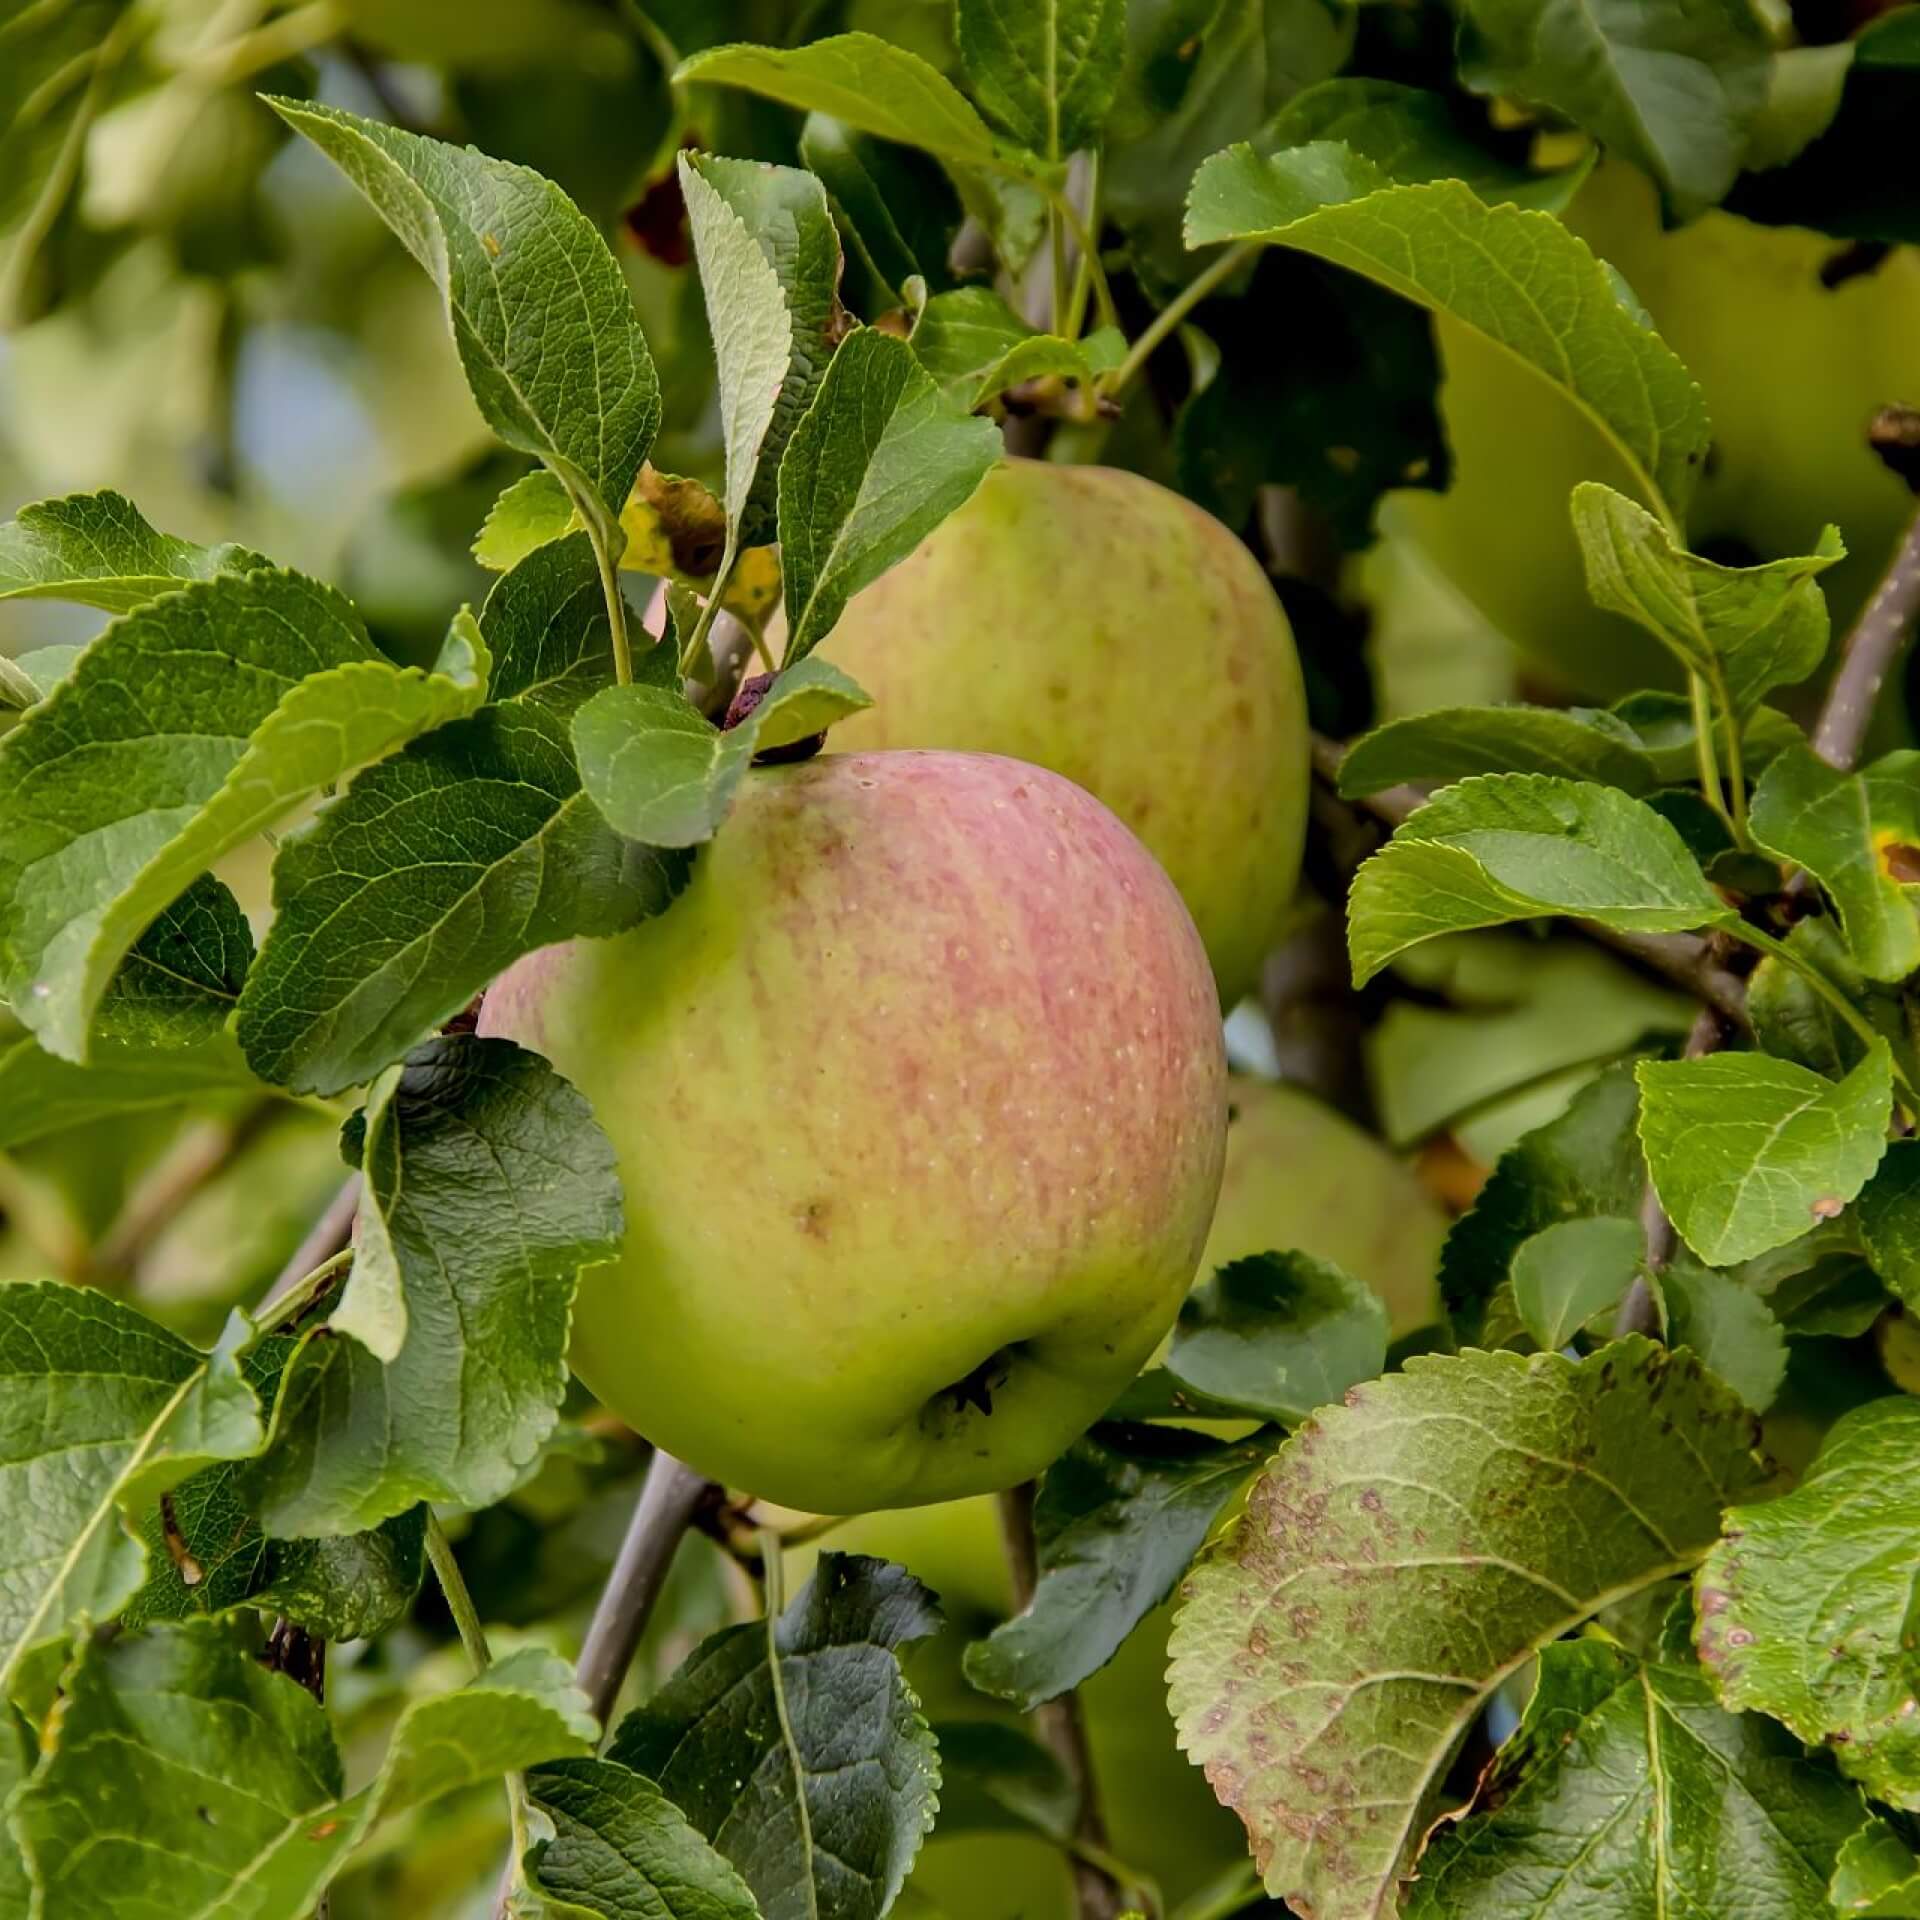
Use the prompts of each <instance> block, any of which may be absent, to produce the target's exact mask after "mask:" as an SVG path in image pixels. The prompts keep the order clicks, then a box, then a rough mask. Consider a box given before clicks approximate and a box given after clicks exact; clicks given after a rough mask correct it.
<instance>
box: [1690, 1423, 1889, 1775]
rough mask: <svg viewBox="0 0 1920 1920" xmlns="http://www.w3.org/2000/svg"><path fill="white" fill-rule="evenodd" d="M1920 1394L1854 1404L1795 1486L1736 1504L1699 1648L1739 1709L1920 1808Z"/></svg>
mask: <svg viewBox="0 0 1920 1920" xmlns="http://www.w3.org/2000/svg"><path fill="white" fill-rule="evenodd" d="M1916 1527H1920V1401H1915V1400H1912V1399H1908V1398H1906V1397H1905V1396H1901V1395H1896V1396H1895V1397H1893V1398H1891V1399H1885V1400H1875V1401H1871V1402H1869V1403H1868V1404H1867V1405H1866V1406H1863V1407H1856V1408H1854V1409H1853V1410H1852V1411H1851V1412H1849V1413H1846V1414H1843V1415H1842V1416H1841V1417H1840V1418H1839V1419H1838V1420H1837V1421H1835V1422H1834V1425H1833V1427H1832V1429H1831V1431H1830V1432H1829V1433H1828V1434H1827V1437H1826V1439H1825V1441H1824V1442H1823V1443H1822V1445H1821V1448H1820V1452H1819V1454H1818V1456H1817V1457H1816V1458H1815V1460H1814V1462H1813V1465H1812V1466H1811V1467H1810V1468H1808V1470H1807V1473H1806V1475H1805V1477H1804V1478H1803V1479H1802V1480H1801V1482H1800V1484H1799V1486H1797V1487H1796V1488H1795V1489H1794V1490H1793V1492H1791V1493H1789V1494H1786V1495H1785V1496H1783V1497H1782V1498H1781V1499H1778V1500H1769V1501H1767V1502H1765V1503H1764V1504H1763V1505H1759V1506H1748V1507H1735V1508H1734V1509H1733V1510H1732V1511H1731V1512H1730V1513H1728V1515H1727V1517H1726V1523H1725V1529H1724V1538H1723V1539H1722V1540H1721V1542H1720V1544H1719V1545H1718V1546H1716V1547H1715V1548H1714V1550H1713V1552H1712V1553H1711V1554H1710V1555H1709V1556H1708V1558H1707V1561H1706V1564H1705V1565H1704V1566H1703V1567H1702V1568H1701V1570H1700V1582H1699V1614H1700V1618H1699V1625H1698V1628H1697V1635H1698V1641H1699V1647H1700V1657H1701V1658H1702V1659H1703V1660H1704V1661H1705V1662H1706V1663H1707V1666H1708V1668H1709V1670H1710V1671H1711V1672H1712V1674H1713V1676H1714V1681H1715V1684H1716V1686H1717V1687H1718V1689H1719V1693H1720V1697H1721V1699H1722V1700H1723V1701H1725V1702H1726V1704H1727V1705H1728V1706H1729V1707H1733V1708H1749V1709H1755V1710H1757V1711H1759V1712H1762V1713H1770V1714H1772V1715H1773V1717H1774V1718H1775V1719H1776V1720H1781V1721H1784V1722H1785V1723H1786V1725H1787V1726H1789V1727H1790V1728H1792V1730H1793V1731H1794V1732H1795V1733H1796V1734H1797V1735H1798V1736H1799V1737H1800V1738H1801V1739H1802V1740H1805V1741H1807V1742H1808V1743H1809V1744H1813V1745H1818V1744H1821V1743H1823V1742H1824V1743H1825V1744H1826V1745H1828V1746H1829V1747H1830V1748H1831V1750H1832V1752H1833V1755H1834V1757H1835V1759H1836V1760H1838V1762H1839V1764H1840V1770H1841V1771H1842V1772H1843V1773H1845V1774H1847V1775H1848V1776H1849V1777H1850V1778H1852V1779H1855V1780H1858V1781H1859V1782H1861V1784H1862V1785H1863V1786H1865V1787H1866V1789H1867V1790H1868V1792H1870V1793H1871V1794H1873V1795H1874V1797H1875V1798H1876V1799H1880V1800H1884V1801H1886V1802H1887V1803H1888V1804H1889V1805H1891V1806H1897V1807H1909V1808H1912V1807H1920V1711H1916V1709H1915V1707H1914V1706H1913V1704H1912V1703H1913V1701H1914V1698H1915V1695H1916V1692H1920V1656H1917V1655H1916V1652H1915V1649H1914V1647H1913V1644H1912V1629H1911V1624H1910V1622H1911V1614H1912V1607H1913V1541H1914V1536H1915V1530H1916Z"/></svg>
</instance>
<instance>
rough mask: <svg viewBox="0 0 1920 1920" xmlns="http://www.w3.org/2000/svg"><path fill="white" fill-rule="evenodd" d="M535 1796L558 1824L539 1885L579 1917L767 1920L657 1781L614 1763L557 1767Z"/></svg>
mask: <svg viewBox="0 0 1920 1920" xmlns="http://www.w3.org/2000/svg"><path fill="white" fill-rule="evenodd" d="M527 1791H528V1794H529V1795H530V1796H531V1798H532V1800H533V1804H534V1805H535V1806H536V1807H538V1808H539V1809H540V1811H541V1812H542V1813H544V1814H545V1815H546V1816H547V1818H548V1819H549V1820H551V1821H552V1822H553V1838H552V1839H551V1840H549V1841H547V1842H545V1843H544V1844H543V1845H541V1846H539V1847H537V1848H536V1849H535V1851H534V1853H533V1855H532V1856H531V1864H532V1874H531V1878H532V1880H533V1883H534V1885H536V1886H537V1887H538V1888H539V1889H540V1891H541V1892H542V1893H545V1894H548V1895H550V1896H551V1897H552V1898H554V1899H555V1900H561V1901H565V1902H567V1903H568V1906H567V1911H568V1912H569V1913H570V1914H571V1913H573V1912H575V1911H578V1912H581V1913H587V1914H599V1915H604V1916H605V1920H760V1909H759V1907H758V1906H757V1905H756V1904H755V1903H754V1898H753V1895H752V1894H751V1893H750V1892H749V1891H748V1890H747V1884H746V1882H745V1881H744V1880H742V1879H741V1878H740V1876H739V1875H738V1874H737V1873H736V1872H735V1871H734V1870H733V1868H732V1867H731V1866H730V1865H728V1863H727V1861H726V1860H725V1859H724V1858H723V1857H722V1856H721V1855H720V1854H719V1853H717V1852H716V1851H715V1850H714V1848H713V1847H712V1845H711V1844H710V1843H709V1842H708V1841H707V1840H705V1839H704V1838H703V1837H702V1836H701V1835H700V1834H698V1833H696V1832H695V1831H694V1829H693V1828H692V1827H691V1826H690V1825H689V1824H688V1822H687V1817H686V1815H685V1814H683V1813H682V1812H681V1811H680V1809H679V1808H678V1807H676V1806H675V1805H674V1804H673V1802H672V1801H671V1800H669V1799H668V1798H667V1796H666V1795H665V1794H664V1793H662V1792H661V1791H660V1789H659V1788H658V1787H656V1786H655V1785H654V1784H653V1782H652V1781H650V1780H643V1779H642V1778H641V1777H640V1776H639V1774H637V1773H634V1772H632V1771H630V1770H629V1769H628V1768H626V1767H621V1766H615V1765H614V1764H613V1763H612V1762H611V1761H608V1760H555V1761H553V1762H551V1763H550V1764H548V1765H547V1766H544V1767H540V1768H537V1769H536V1770H535V1771H534V1772H533V1773H531V1774H529V1775H528V1777H527Z"/></svg>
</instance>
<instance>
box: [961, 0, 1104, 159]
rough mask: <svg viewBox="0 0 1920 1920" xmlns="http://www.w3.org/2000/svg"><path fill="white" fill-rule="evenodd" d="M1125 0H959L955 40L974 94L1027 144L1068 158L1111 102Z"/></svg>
mask: <svg viewBox="0 0 1920 1920" xmlns="http://www.w3.org/2000/svg"><path fill="white" fill-rule="evenodd" d="M1126 18H1127V10H1126V4H1125V0H958V4H957V5H956V6H955V8H954V18H953V27H954V39H955V41H956V43H957V44H958V46H959V49H960V64H961V65H962V66H963V67H964V68H965V69H966V74H967V84H968V85H969V86H970V87H971V88H972V89H973V97H974V98H975V99H976V100H978V101H979V102H980V104H981V105H982V106H983V107H985V108H986V110H987V112H988V113H989V114H990V115H992V117H993V118H994V119H995V120H997V121H998V122H999V123H1000V125H1001V126H1003V127H1005V128H1006V130H1007V131H1008V132H1009V133H1010V134H1012V136H1013V137H1014V138H1015V139H1016V140H1018V141H1019V142H1020V144H1021V145H1022V146H1025V147H1029V148H1031V149H1032V150H1033V151H1034V152H1035V153H1038V154H1044V155H1045V156H1046V158H1047V159H1049V160H1063V159H1065V158H1066V156H1067V155H1068V154H1070V153H1076V152H1078V151H1079V149H1080V148H1082V147H1085V146H1090V145H1091V144H1092V143H1093V140H1094V138H1095V136H1096V135H1097V134H1098V133H1099V131H1100V127H1101V123H1102V122H1103V121H1104V120H1105V119H1106V117H1107V109H1108V108H1109V107H1110V106H1112V104H1113V95H1114V89H1115V88H1116V87H1117V86H1118V85H1119V81H1120V60H1121V55H1122V54H1123V53H1124V52H1125V49H1126Z"/></svg>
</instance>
